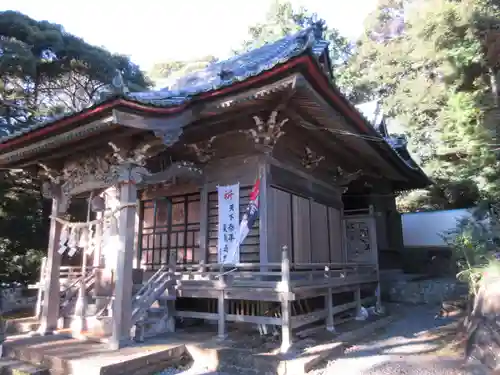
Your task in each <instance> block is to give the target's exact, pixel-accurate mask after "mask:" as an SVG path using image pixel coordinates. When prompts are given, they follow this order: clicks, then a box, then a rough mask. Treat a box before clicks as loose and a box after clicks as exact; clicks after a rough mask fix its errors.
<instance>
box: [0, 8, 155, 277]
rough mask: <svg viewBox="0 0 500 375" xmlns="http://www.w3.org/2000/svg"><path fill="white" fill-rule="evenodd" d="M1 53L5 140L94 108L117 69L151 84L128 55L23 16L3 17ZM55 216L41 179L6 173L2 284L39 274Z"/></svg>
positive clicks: (1, 206) (138, 85)
mask: <svg viewBox="0 0 500 375" xmlns="http://www.w3.org/2000/svg"><path fill="white" fill-rule="evenodd" d="M0 51H1V53H0V136H3V135H7V134H11V133H12V132H14V131H16V130H19V129H23V128H25V127H27V126H29V125H32V124H34V123H36V122H38V121H41V120H45V119H47V118H49V117H50V116H53V115H56V114H65V113H69V112H73V111H78V110H81V109H83V108H85V107H87V106H89V105H92V104H94V103H95V101H96V100H98V99H99V97H100V95H101V93H102V92H105V91H106V90H109V87H110V84H111V82H112V79H113V78H114V76H115V75H116V71H117V70H119V71H120V72H121V73H122V76H123V78H124V80H125V82H126V83H127V85H128V86H129V88H130V89H131V90H132V91H134V90H139V89H144V88H146V87H147V86H149V84H150V82H149V80H148V79H147V78H146V77H145V76H144V74H143V73H142V72H141V71H140V70H139V68H138V66H136V65H134V64H132V63H131V61H130V60H129V58H127V57H126V56H122V55H116V54H111V53H109V52H108V51H106V50H104V49H102V48H99V47H95V46H91V45H89V44H87V43H85V42H84V41H83V40H82V39H80V38H78V37H76V36H74V35H71V34H69V33H67V32H65V31H64V29H63V27H62V26H60V25H55V24H52V23H50V22H47V21H36V20H33V19H31V18H29V17H27V16H25V15H23V14H21V13H18V12H13V11H4V12H0ZM49 211H50V202H47V201H44V200H43V199H42V197H41V196H40V189H39V186H38V182H37V181H36V180H33V179H32V178H31V177H30V176H28V175H27V174H25V173H14V172H6V171H1V172H0V282H13V281H17V282H29V281H33V280H34V279H35V278H36V277H37V276H38V275H37V272H38V271H37V270H36V269H37V267H38V266H39V262H40V258H41V256H43V254H44V253H45V252H46V249H47V244H48V222H49V221H48V215H49V213H50V212H49Z"/></svg>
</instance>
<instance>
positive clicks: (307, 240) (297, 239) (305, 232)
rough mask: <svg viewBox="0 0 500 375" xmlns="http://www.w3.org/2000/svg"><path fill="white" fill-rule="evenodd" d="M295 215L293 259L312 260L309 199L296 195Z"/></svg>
mask: <svg viewBox="0 0 500 375" xmlns="http://www.w3.org/2000/svg"><path fill="white" fill-rule="evenodd" d="M292 215H293V258H292V259H293V261H294V262H295V263H309V262H311V210H310V204H309V199H306V198H302V197H299V196H297V195H294V196H293V198H292Z"/></svg>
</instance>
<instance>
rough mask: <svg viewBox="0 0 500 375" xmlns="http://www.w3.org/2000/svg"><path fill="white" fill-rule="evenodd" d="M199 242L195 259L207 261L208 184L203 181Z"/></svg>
mask: <svg viewBox="0 0 500 375" xmlns="http://www.w3.org/2000/svg"><path fill="white" fill-rule="evenodd" d="M199 238H200V243H199V250H198V251H199V254H198V257H196V258H195V259H196V260H197V261H199V262H200V263H203V264H206V263H207V242H208V241H207V238H208V186H207V184H206V183H203V186H202V188H201V191H200V237H199Z"/></svg>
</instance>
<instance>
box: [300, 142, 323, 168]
mask: <svg viewBox="0 0 500 375" xmlns="http://www.w3.org/2000/svg"><path fill="white" fill-rule="evenodd" d="M304 149H305V155H304V157H303V158H302V166H303V167H304V168H306V169H309V170H312V169H316V168H317V167H318V166H319V164H320V163H321V162H322V161H323V160H325V157H324V156H318V154H317V153H316V152H315V151H313V150H311V149H310V148H309V147H307V146H306V147H304Z"/></svg>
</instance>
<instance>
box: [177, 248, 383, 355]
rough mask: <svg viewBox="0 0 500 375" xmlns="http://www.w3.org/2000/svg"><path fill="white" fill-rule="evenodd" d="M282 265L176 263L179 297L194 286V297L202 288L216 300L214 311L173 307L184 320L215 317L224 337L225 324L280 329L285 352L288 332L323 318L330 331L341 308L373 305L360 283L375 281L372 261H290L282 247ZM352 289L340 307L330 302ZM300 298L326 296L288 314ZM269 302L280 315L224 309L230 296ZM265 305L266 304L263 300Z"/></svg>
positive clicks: (289, 334) (230, 298)
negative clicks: (318, 305)
mask: <svg viewBox="0 0 500 375" xmlns="http://www.w3.org/2000/svg"><path fill="white" fill-rule="evenodd" d="M281 258H282V259H281V262H280V263H267V264H256V263H240V264H235V265H226V264H196V265H177V267H176V273H175V277H176V282H177V288H178V290H180V293H182V295H187V294H188V293H186V292H187V291H189V290H192V291H193V292H192V295H196V294H198V295H199V293H200V291H201V290H205V291H207V293H210V295H211V297H209V298H216V299H217V305H218V308H217V310H216V311H217V312H197V311H176V316H178V317H182V318H201V319H208V320H217V322H218V336H219V337H220V338H223V337H225V335H226V326H225V325H226V322H231V321H233V322H247V323H254V324H258V325H262V326H266V325H272V326H279V327H281V331H282V349H283V350H287V347H288V346H289V345H290V340H291V330H292V329H294V328H298V327H301V326H304V325H307V324H310V323H312V322H315V321H318V320H322V319H323V320H326V325H327V329H329V330H333V329H334V328H333V327H334V323H333V319H334V318H333V317H334V315H335V314H338V313H340V312H343V311H346V310H349V309H356V310H359V309H360V308H361V305H362V304H363V303H372V302H373V301H374V297H369V298H367V299H364V300H362V299H361V293H360V290H361V288H362V285H373V284H374V283H377V282H378V272H377V265H376V264H358V263H292V262H290V258H289V251H288V248H287V247H286V246H284V247H283V248H282V257H281ZM342 287H349V288H344V289H343V290H350V291H351V292H354V293H355V295H354V301H353V302H349V303H346V304H343V305H336V306H334V305H333V299H332V294H335V292H336V291H339V290H341V288H342ZM297 295H300V297H299V298H310V297H318V296H324V298H325V304H324V306H325V307H324V308H323V309H321V310H315V311H309V312H303V313H299V314H297V313H296V312H295V313H294V314H293V316H292V310H293V303H294V301H295V300H297V298H296V296H297ZM237 299H240V300H245V301H256V303H257V304H259V303H261V302H262V301H273V303H275V304H276V303H279V305H281V307H280V308H279V311H280V312H279V315H278V316H276V315H274V316H268V315H266V316H263V315H259V314H255V313H254V311H255V310H259V307H258V305H257V308H255V307H251V308H246V309H245V308H243V314H241V313H234V312H228V311H232V310H231V309H228V308H227V307H228V305H227V303H228V302H230V301H234V300H237ZM264 303H266V302H264Z"/></svg>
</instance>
